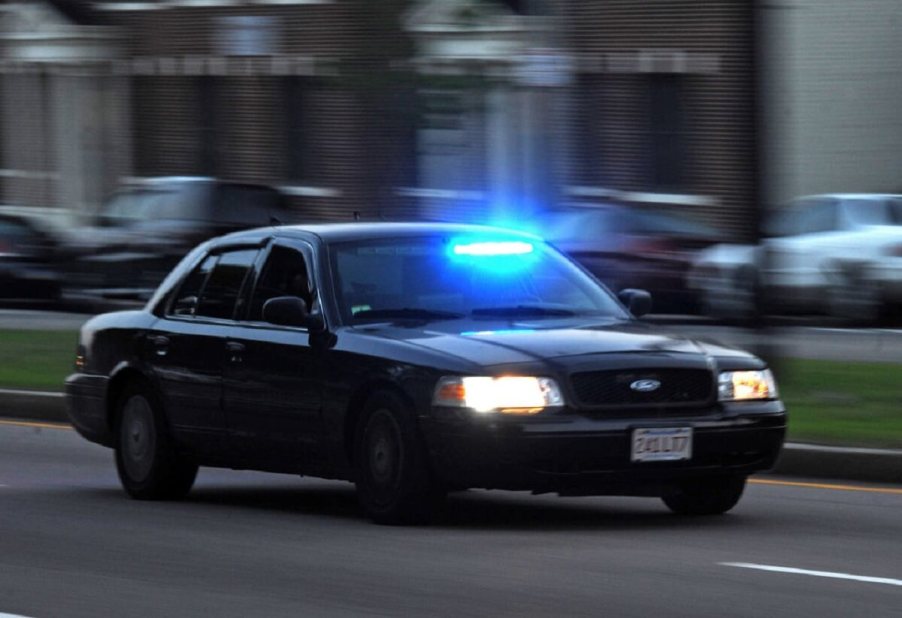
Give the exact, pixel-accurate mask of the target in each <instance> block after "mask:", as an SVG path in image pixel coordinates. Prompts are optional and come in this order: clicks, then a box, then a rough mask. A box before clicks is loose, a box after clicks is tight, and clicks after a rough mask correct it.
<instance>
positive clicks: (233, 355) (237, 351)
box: [226, 341, 247, 363]
mask: <svg viewBox="0 0 902 618" xmlns="http://www.w3.org/2000/svg"><path fill="white" fill-rule="evenodd" d="M246 349H247V348H245V346H244V344H243V343H238V342H237V341H227V342H226V351H227V352H228V353H229V360H230V361H232V362H233V363H240V362H241V354H242V353H243V352H244V351H245V350H246Z"/></svg>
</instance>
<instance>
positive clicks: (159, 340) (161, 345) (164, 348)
mask: <svg viewBox="0 0 902 618" xmlns="http://www.w3.org/2000/svg"><path fill="white" fill-rule="evenodd" d="M150 341H151V342H152V343H153V347H154V351H155V352H156V353H157V356H166V354H168V353H169V337H166V336H164V335H157V336H155V337H151V338H150Z"/></svg>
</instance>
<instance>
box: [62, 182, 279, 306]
mask: <svg viewBox="0 0 902 618" xmlns="http://www.w3.org/2000/svg"><path fill="white" fill-rule="evenodd" d="M289 222H291V212H290V211H289V209H288V206H287V204H286V200H285V198H284V196H283V194H282V193H281V192H279V191H278V190H277V189H275V188H273V187H269V186H265V185H253V184H241V183H234V182H225V181H221V180H216V179H213V178H196V177H166V178H153V179H150V180H147V181H144V182H142V183H141V184H140V185H139V186H137V187H134V188H128V189H124V190H122V191H119V192H117V193H116V194H114V195H113V196H112V197H111V198H110V199H109V201H107V203H106V204H104V206H103V207H102V208H101V211H100V214H99V216H98V218H97V221H96V223H95V225H93V226H91V227H88V228H85V229H82V230H80V231H79V240H78V248H77V250H78V254H79V257H78V258H77V259H76V260H74V262H73V263H72V264H71V266H70V269H71V272H70V273H69V275H70V277H69V280H68V281H67V285H68V286H71V287H72V288H73V291H74V292H76V293H80V294H86V295H88V296H102V297H107V298H134V299H143V298H148V297H149V296H150V294H151V292H152V291H153V290H154V289H155V288H156V286H157V285H159V283H160V281H162V280H163V277H164V276H165V275H166V273H168V272H169V271H170V270H171V269H172V267H173V266H175V264H176V263H178V261H179V260H180V259H181V258H182V257H183V256H184V255H185V254H186V253H187V252H188V251H189V250H190V249H192V248H193V247H195V246H196V245H197V244H198V243H200V242H202V241H204V240H207V239H209V238H213V237H214V236H220V235H222V234H225V233H228V232H233V231H238V230H242V229H249V228H254V227H261V226H267V225H272V224H273V223H289Z"/></svg>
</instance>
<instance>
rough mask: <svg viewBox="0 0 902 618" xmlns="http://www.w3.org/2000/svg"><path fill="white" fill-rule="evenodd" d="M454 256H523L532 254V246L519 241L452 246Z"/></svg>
mask: <svg viewBox="0 0 902 618" xmlns="http://www.w3.org/2000/svg"><path fill="white" fill-rule="evenodd" d="M453 251H454V255H474V256H492V255H524V254H527V253H532V252H533V246H532V244H530V243H528V242H523V241H519V240H506V241H495V242H471V243H466V244H460V245H454V249H453Z"/></svg>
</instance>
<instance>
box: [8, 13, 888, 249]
mask: <svg viewBox="0 0 902 618" xmlns="http://www.w3.org/2000/svg"><path fill="white" fill-rule="evenodd" d="M2 6H3V12H2V26H0V28H2V32H0V37H2V39H0V45H2V58H3V60H2V63H0V108H2V109H0V156H2V161H0V182H2V188H0V191H2V201H3V202H4V203H15V204H21V205H27V206H51V207H65V208H69V209H72V210H74V211H77V212H80V213H91V212H94V211H96V209H97V207H98V205H99V204H100V202H101V201H102V199H103V196H104V195H106V194H107V193H109V192H110V191H112V190H113V189H114V188H115V187H116V186H117V185H118V184H119V183H120V182H121V181H122V180H128V179H136V178H138V179H139V178H143V177H150V176H159V175H196V174H201V175H213V176H221V177H224V178H228V179H233V180H240V181H252V182H265V183H270V184H275V185H278V186H280V187H282V188H284V189H285V190H286V191H287V192H288V193H289V194H290V195H292V196H293V202H294V206H295V208H296V209H297V210H298V212H300V213H302V214H303V216H305V217H307V218H310V219H323V218H347V217H350V216H351V215H352V213H353V212H360V213H362V214H364V215H380V214H381V215H382V216H388V217H411V216H418V217H426V218H442V219H477V220H486V219H489V220H511V219H514V218H523V217H524V216H527V215H528V214H529V213H531V212H537V211H539V210H541V209H544V208H549V207H554V206H558V205H561V204H565V203H571V202H586V201H590V202H591V201H605V200H617V201H621V202H627V203H632V204H637V205H638V204H647V203H653V204H657V205H660V206H664V207H666V208H670V209H674V210H675V211H677V212H680V213H686V214H687V215H691V216H697V217H700V218H703V219H705V220H706V221H707V222H709V223H711V224H713V225H714V226H716V227H718V228H720V229H721V230H722V231H723V232H724V233H725V234H726V235H727V236H729V237H732V238H734V239H736V240H748V239H750V238H751V237H753V236H754V234H755V229H756V217H757V212H758V209H759V207H760V206H761V205H763V204H764V203H768V202H775V201H780V200H784V199H786V198H788V197H791V196H794V195H797V194H804V193H816V192H822V191H846V190H848V191H886V190H895V189H898V187H899V184H900V183H899V180H898V172H897V170H898V169H899V167H900V165H899V163H900V160H899V159H900V157H902V154H900V152H899V149H898V147H897V144H898V143H900V138H902V121H900V120H899V119H898V118H897V114H895V113H894V110H896V109H898V107H899V105H900V104H902V86H900V84H902V79H899V78H900V77H902V75H900V74H899V72H900V68H899V67H898V66H896V64H897V63H894V59H895V58H896V57H898V54H897V53H894V52H896V51H899V46H900V43H899V41H898V37H897V36H895V33H894V32H893V27H892V24H893V23H895V22H894V21H893V20H894V19H899V18H900V17H899V11H900V10H902V8H900V6H899V4H898V3H897V2H895V1H894V0H865V2H863V3H856V4H855V5H854V6H851V5H850V4H849V3H841V2H838V1H836V0H781V1H780V2H776V3H773V2H771V3H767V4H765V3H762V2H736V1H734V0H712V1H710V2H690V1H687V0H656V1H655V2H641V3H640V2H635V1H632V0H506V1H503V0H417V1H415V0H380V1H379V2H373V1H372V0H298V1H294V2H286V1H284V0H203V1H197V0H157V1H155V2H154V1H148V2H134V1H114V0H105V1H94V2H90V1H87V0H44V1H43V2H7V3H5V4H4V5H2Z"/></svg>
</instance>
